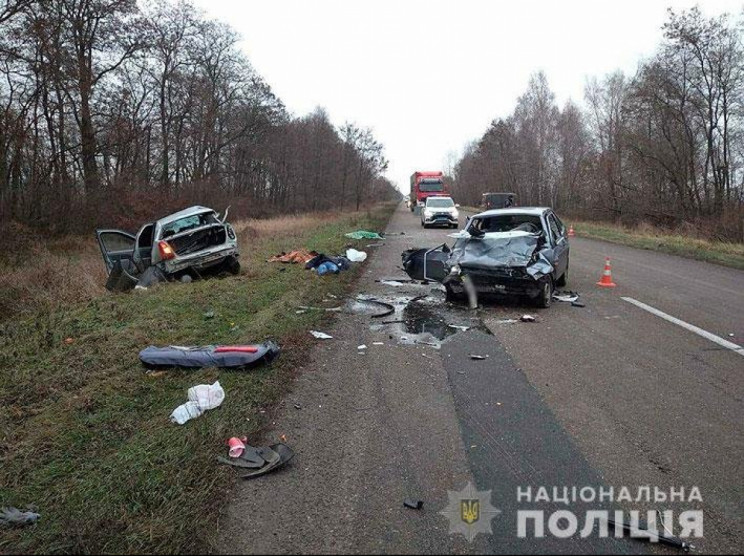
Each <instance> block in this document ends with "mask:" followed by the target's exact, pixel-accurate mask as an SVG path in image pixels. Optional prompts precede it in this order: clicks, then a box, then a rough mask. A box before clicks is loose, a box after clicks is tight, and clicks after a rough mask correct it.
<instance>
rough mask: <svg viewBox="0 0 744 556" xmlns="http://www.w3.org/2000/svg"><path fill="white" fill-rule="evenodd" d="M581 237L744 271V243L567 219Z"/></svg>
mask: <svg viewBox="0 0 744 556" xmlns="http://www.w3.org/2000/svg"><path fill="white" fill-rule="evenodd" d="M569 224H570V225H573V227H574V231H575V232H576V235H577V236H578V237H586V238H592V239H601V240H604V241H609V242H611V243H619V244H622V245H628V246H630V247H637V248H639V249H648V250H652V251H661V252H664V253H670V254H672V255H679V256H681V257H687V258H690V259H697V260H700V261H706V262H709V263H715V264H720V265H723V266H729V267H732V268H738V269H742V270H744V244H742V243H726V242H721V241H709V240H705V239H696V238H692V237H687V236H682V235H676V234H667V233H663V232H661V231H659V230H656V229H654V228H650V227H643V226H642V227H639V228H624V227H621V226H615V225H612V224H604V223H595V222H581V221H576V220H573V221H567V222H566V225H569Z"/></svg>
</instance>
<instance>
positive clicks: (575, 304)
mask: <svg viewBox="0 0 744 556" xmlns="http://www.w3.org/2000/svg"><path fill="white" fill-rule="evenodd" d="M571 307H586V305H584V304H583V303H582V302H581V301H572V302H571Z"/></svg>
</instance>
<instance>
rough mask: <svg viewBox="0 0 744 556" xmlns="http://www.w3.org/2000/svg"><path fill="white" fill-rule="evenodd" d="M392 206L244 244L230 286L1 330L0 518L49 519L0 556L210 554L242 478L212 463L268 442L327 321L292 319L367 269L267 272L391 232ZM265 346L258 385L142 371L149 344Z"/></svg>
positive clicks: (91, 308)
mask: <svg viewBox="0 0 744 556" xmlns="http://www.w3.org/2000/svg"><path fill="white" fill-rule="evenodd" d="M393 208H394V207H392V206H384V207H377V208H375V209H372V210H370V211H368V212H360V213H353V214H348V213H347V214H343V215H340V216H338V217H337V218H332V219H329V218H326V219H319V220H318V223H317V225H316V226H305V227H303V228H302V229H301V230H299V231H296V232H292V230H291V229H289V230H284V231H282V232H281V233H276V234H273V233H272V234H264V235H262V233H261V232H258V234H256V233H253V234H248V233H246V234H244V235H243V236H241V263H242V266H243V271H242V273H241V275H240V276H237V277H228V278H222V279H210V280H204V281H196V282H193V283H191V284H180V283H176V284H164V285H160V286H158V287H155V288H152V289H151V290H149V291H147V292H136V291H135V292H131V293H127V294H106V295H103V296H100V297H96V298H94V299H93V300H91V301H89V302H80V303H73V304H70V305H66V306H63V307H62V308H61V309H59V310H56V311H48V312H38V313H36V314H33V315H26V314H24V315H23V316H22V317H19V318H16V319H8V320H6V321H5V322H0V366H1V367H2V368H3V369H4V371H3V372H2V374H1V375H0V427H1V430H2V434H1V436H0V506H5V505H11V506H16V507H19V508H22V509H23V508H26V507H29V506H30V505H32V506H34V507H35V508H36V509H37V511H38V512H39V513H40V514H41V516H42V517H41V520H40V522H39V523H38V524H37V525H35V526H31V527H26V528H20V529H13V530H8V531H3V534H2V536H0V552H3V553H4V552H34V553H39V552H42V553H70V552H73V553H91V552H95V553H143V552H158V553H163V552H168V553H171V552H183V553H202V552H203V551H204V550H207V549H208V548H209V539H210V533H211V532H213V531H214V530H215V525H216V521H217V517H218V511H219V508H220V507H221V506H222V505H223V503H224V501H225V500H226V495H227V494H228V493H229V492H230V487H231V485H233V484H234V481H235V480H236V475H235V472H234V470H233V469H231V468H228V467H226V466H221V465H219V464H217V463H216V461H215V457H216V456H217V455H221V454H224V452H225V450H226V448H225V446H224V441H225V440H226V439H227V438H229V437H230V436H242V435H247V436H248V437H249V440H252V441H254V442H255V441H257V440H259V439H260V438H261V436H262V431H263V430H264V427H265V426H266V424H267V423H266V422H265V420H266V419H267V418H268V417H267V416H268V415H269V414H270V411H267V412H266V413H262V410H270V408H271V407H272V405H273V404H275V403H276V402H277V401H278V400H279V399H280V398H281V396H282V395H283V394H284V393H285V392H286V391H287V388H288V387H289V386H290V384H291V378H292V376H293V369H294V368H296V366H297V365H298V364H301V363H302V362H303V359H304V356H305V355H306V353H307V350H308V349H309V348H310V347H311V346H312V345H313V344H314V342H315V341H314V340H313V339H312V337H311V336H310V335H309V334H308V333H307V331H308V330H309V329H310V328H312V327H318V326H322V325H323V319H327V318H329V317H328V316H327V315H326V314H325V313H321V312H307V313H305V314H301V315H297V314H296V313H295V310H296V308H297V305H313V304H319V303H321V302H322V300H323V298H324V297H326V296H327V294H329V293H332V294H335V295H343V294H344V293H345V292H347V291H349V289H350V288H351V286H352V285H353V282H354V280H355V279H356V277H357V275H358V274H359V269H360V266H359V265H354V268H353V270H351V271H348V272H343V273H341V274H339V275H337V276H325V277H318V276H317V275H315V274H314V273H311V272H310V271H306V270H304V269H303V267H302V266H301V265H283V264H281V263H267V262H265V261H266V259H267V258H268V257H270V256H271V255H273V254H276V253H278V252H280V251H283V250H292V249H296V248H307V249H315V250H318V251H321V252H325V253H329V254H335V253H339V252H342V251H343V249H344V247H345V246H346V245H348V244H351V243H355V244H359V245H363V244H364V242H354V241H353V240H348V239H346V238H345V237H344V236H343V234H344V233H346V232H349V231H353V230H357V229H371V230H380V229H382V228H384V225H385V223H386V222H387V220H388V219H389V217H390V215H391V213H392V210H393ZM251 235H252V236H253V237H251ZM256 235H257V236H258V237H255V236H256ZM209 311H211V312H214V317H213V318H211V319H210V318H206V317H205V313H206V312H209ZM67 338H71V339H72V343H66V342H65V340H66V339H67ZM267 338H272V339H276V340H278V341H279V343H280V345H281V346H282V348H283V352H282V355H281V356H280V358H279V359H278V360H277V361H275V362H274V363H273V364H272V365H271V366H270V367H263V368H259V369H257V370H252V371H240V372H236V371H232V372H224V371H219V370H217V369H205V370H200V371H168V372H166V373H164V374H160V375H158V376H150V375H147V374H145V372H144V370H143V368H142V366H141V365H140V363H139V360H138V357H137V355H138V353H139V351H140V350H141V349H142V348H144V347H146V346H147V345H150V344H156V345H167V344H176V345H202V344H220V343H222V344H226V343H248V342H251V343H252V342H258V341H262V340H264V339H267ZM218 379H219V381H220V383H221V385H222V386H223V388H224V389H225V391H226V399H225V401H224V403H223V404H222V406H221V407H220V408H218V409H215V410H212V411H208V412H206V413H205V414H204V415H203V416H201V417H200V418H198V419H195V420H193V421H190V422H189V423H187V424H186V425H184V426H178V425H175V424H171V423H170V422H169V419H168V418H169V415H170V413H171V411H172V410H173V409H175V408H176V407H177V406H178V405H180V404H181V403H183V402H185V401H186V390H187V389H188V388H189V387H191V386H194V385H197V384H202V383H212V382H214V381H215V380H218ZM287 432H288V434H289V437H290V440H289V443H290V444H291V431H287ZM266 440H272V439H266Z"/></svg>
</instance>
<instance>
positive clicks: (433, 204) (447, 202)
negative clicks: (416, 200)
mask: <svg viewBox="0 0 744 556" xmlns="http://www.w3.org/2000/svg"><path fill="white" fill-rule="evenodd" d="M426 206H427V207H430V208H451V207H454V206H455V203H454V201H453V200H452V199H450V198H449V197H444V198H441V199H433V198H431V197H429V198H428V199H427V201H426Z"/></svg>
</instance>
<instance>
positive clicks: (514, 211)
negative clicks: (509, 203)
mask: <svg viewBox="0 0 744 556" xmlns="http://www.w3.org/2000/svg"><path fill="white" fill-rule="evenodd" d="M549 210H552V209H551V208H550V207H511V208H503V209H492V210H487V211H485V212H481V213H478V214H475V215H473V218H485V217H488V216H508V215H518V214H524V215H529V216H541V215H542V214H545V213H546V212H547V211H549Z"/></svg>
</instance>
